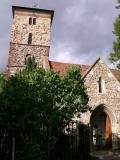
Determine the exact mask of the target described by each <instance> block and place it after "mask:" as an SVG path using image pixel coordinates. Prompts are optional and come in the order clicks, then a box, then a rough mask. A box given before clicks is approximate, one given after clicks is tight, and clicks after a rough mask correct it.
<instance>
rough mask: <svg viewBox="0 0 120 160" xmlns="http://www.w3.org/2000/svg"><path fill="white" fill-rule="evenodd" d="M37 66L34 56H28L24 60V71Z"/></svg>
mask: <svg viewBox="0 0 120 160" xmlns="http://www.w3.org/2000/svg"><path fill="white" fill-rule="evenodd" d="M36 67H37V64H36V62H35V57H31V56H30V57H28V59H27V60H26V67H25V70H26V71H28V72H29V71H32V70H33V69H35V68H36Z"/></svg>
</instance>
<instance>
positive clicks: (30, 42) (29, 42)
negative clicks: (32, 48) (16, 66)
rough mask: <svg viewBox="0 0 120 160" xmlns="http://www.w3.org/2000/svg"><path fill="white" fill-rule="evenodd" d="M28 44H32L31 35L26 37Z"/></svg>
mask: <svg viewBox="0 0 120 160" xmlns="http://www.w3.org/2000/svg"><path fill="white" fill-rule="evenodd" d="M28 44H32V33H29V35H28Z"/></svg>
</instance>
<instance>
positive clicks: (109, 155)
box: [91, 151, 120, 160]
mask: <svg viewBox="0 0 120 160" xmlns="http://www.w3.org/2000/svg"><path fill="white" fill-rule="evenodd" d="M91 156H92V157H93V160H120V151H96V152H92V153H91Z"/></svg>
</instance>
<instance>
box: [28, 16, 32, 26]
mask: <svg viewBox="0 0 120 160" xmlns="http://www.w3.org/2000/svg"><path fill="white" fill-rule="evenodd" d="M29 24H30V25H31V24H32V18H31V17H30V18H29Z"/></svg>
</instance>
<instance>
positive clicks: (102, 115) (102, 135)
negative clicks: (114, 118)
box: [90, 106, 112, 149]
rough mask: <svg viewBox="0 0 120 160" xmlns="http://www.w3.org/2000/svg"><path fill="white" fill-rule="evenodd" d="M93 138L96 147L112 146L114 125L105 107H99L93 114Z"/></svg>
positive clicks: (109, 147) (107, 147)
mask: <svg viewBox="0 0 120 160" xmlns="http://www.w3.org/2000/svg"><path fill="white" fill-rule="evenodd" d="M90 121H91V122H90V123H91V140H92V145H93V147H94V149H111V148H112V127H111V120H110V116H109V115H108V113H107V112H105V111H104V108H103V107H101V106H100V107H97V109H95V110H94V111H93V113H92V115H91V120H90Z"/></svg>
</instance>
